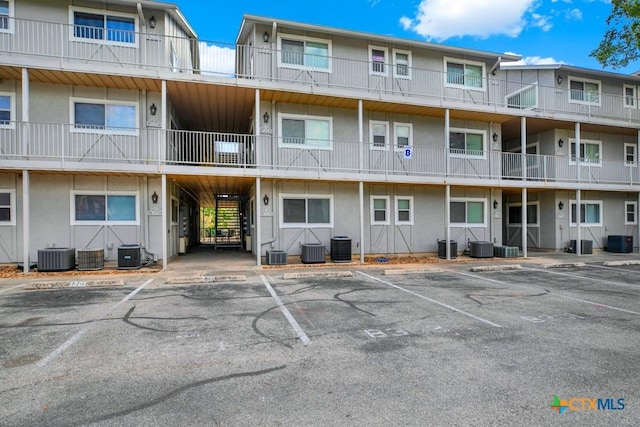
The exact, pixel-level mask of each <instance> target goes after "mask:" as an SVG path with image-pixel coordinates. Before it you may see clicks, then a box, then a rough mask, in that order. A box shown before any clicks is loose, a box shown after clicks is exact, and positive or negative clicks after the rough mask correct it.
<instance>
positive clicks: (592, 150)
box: [569, 139, 602, 166]
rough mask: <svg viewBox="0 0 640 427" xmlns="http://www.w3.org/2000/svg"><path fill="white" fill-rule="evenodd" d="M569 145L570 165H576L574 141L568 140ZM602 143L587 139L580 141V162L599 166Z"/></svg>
mask: <svg viewBox="0 0 640 427" xmlns="http://www.w3.org/2000/svg"><path fill="white" fill-rule="evenodd" d="M569 142H570V144H571V162H570V163H571V164H575V163H576V141H575V139H569ZM601 152H602V142H601V141H592V140H588V139H581V140H580V162H582V163H590V164H592V165H597V166H599V165H600V164H601V156H600V153H601Z"/></svg>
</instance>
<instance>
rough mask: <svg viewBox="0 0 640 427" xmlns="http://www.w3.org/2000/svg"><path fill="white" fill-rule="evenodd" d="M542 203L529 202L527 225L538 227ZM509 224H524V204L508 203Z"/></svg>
mask: <svg viewBox="0 0 640 427" xmlns="http://www.w3.org/2000/svg"><path fill="white" fill-rule="evenodd" d="M539 212H540V205H539V204H538V202H534V203H527V225H530V226H533V227H537V226H538V217H539ZM507 225H515V226H521V225H522V204H521V203H513V204H509V205H508V217H507Z"/></svg>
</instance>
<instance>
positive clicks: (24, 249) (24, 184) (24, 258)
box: [22, 169, 31, 273]
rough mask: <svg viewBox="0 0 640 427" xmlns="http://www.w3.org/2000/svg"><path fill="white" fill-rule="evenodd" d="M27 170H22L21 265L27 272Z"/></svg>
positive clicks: (28, 218)
mask: <svg viewBox="0 0 640 427" xmlns="http://www.w3.org/2000/svg"><path fill="white" fill-rule="evenodd" d="M29 186H30V180H29V171H28V170H26V169H25V170H23V171H22V263H23V264H22V265H23V268H24V270H23V271H24V272H25V273H28V272H29V250H30V241H31V238H30V235H31V233H30V232H31V221H30V216H31V215H30V213H31V209H30V197H31V196H30V195H29Z"/></svg>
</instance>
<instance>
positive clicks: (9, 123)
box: [0, 92, 15, 128]
mask: <svg viewBox="0 0 640 427" xmlns="http://www.w3.org/2000/svg"><path fill="white" fill-rule="evenodd" d="M14 106H15V102H14V95H13V94H12V93H4V92H0V128H14V127H15V117H14V116H15V109H14Z"/></svg>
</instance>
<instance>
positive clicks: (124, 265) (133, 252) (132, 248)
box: [118, 245, 142, 270]
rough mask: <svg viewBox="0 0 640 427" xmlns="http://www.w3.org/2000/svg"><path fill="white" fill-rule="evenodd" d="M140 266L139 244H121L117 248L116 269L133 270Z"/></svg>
mask: <svg viewBox="0 0 640 427" xmlns="http://www.w3.org/2000/svg"><path fill="white" fill-rule="evenodd" d="M140 267H142V262H141V260H140V246H138V245H122V246H120V247H119V248H118V270H134V269H137V268H140Z"/></svg>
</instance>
